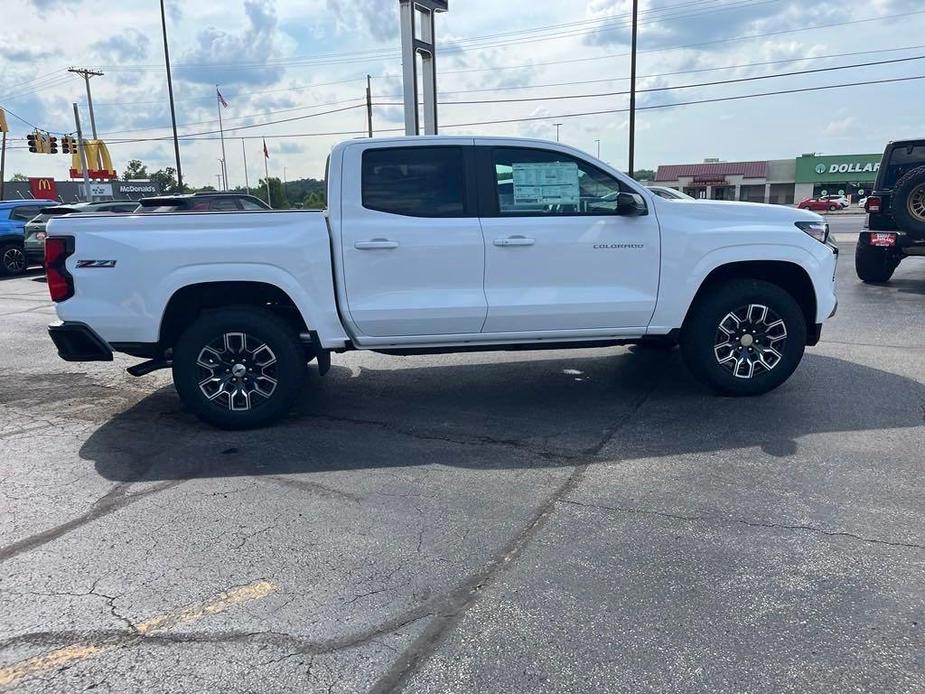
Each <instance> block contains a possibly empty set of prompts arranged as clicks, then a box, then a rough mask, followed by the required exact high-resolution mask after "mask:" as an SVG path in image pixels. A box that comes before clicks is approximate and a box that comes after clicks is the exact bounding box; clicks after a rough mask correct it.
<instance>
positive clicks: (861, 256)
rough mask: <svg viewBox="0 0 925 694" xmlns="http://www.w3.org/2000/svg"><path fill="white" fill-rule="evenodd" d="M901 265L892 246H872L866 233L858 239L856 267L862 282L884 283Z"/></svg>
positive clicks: (855, 252)
mask: <svg viewBox="0 0 925 694" xmlns="http://www.w3.org/2000/svg"><path fill="white" fill-rule="evenodd" d="M898 265H899V258H897V257H896V254H895V252H894V251H893V249H892V248H880V247H878V246H871V245H870V243H868V241H867V239H866V238H865V235H864V234H861V237H860V238H859V239H858V245H857V246H856V247H855V249H854V269H855V272H857V273H858V278H859V279H860V280H861V281H862V282H868V283H871V284H882V283H883V282H889V281H890V278H891V277H892V276H893V272H895V271H896V267H897V266H898Z"/></svg>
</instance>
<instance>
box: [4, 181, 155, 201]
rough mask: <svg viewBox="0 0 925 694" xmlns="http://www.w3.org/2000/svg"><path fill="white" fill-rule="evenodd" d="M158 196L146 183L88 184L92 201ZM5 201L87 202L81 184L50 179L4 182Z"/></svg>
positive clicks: (152, 185)
mask: <svg viewBox="0 0 925 694" xmlns="http://www.w3.org/2000/svg"><path fill="white" fill-rule="evenodd" d="M159 194H160V189H159V188H158V186H157V184H155V183H154V182H153V181H149V180H128V181H120V180H118V179H114V180H112V181H106V182H98V181H95V182H91V183H90V195H92V196H93V198H94V200H138V199H139V198H145V197H151V196H152V195H159ZM4 197H6V198H7V199H9V200H15V199H17V198H41V199H45V200H60V201H61V202H80V201H85V200H87V195H86V191H84V183H83V181H56V180H54V179H52V178H33V179H30V180H28V181H7V182H6V184H5V185H4Z"/></svg>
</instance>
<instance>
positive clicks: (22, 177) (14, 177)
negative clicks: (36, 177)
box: [10, 172, 29, 182]
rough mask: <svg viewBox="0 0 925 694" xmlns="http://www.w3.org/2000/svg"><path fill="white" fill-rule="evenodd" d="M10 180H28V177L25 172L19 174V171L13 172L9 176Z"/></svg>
mask: <svg viewBox="0 0 925 694" xmlns="http://www.w3.org/2000/svg"><path fill="white" fill-rule="evenodd" d="M10 180H11V181H14V182H15V181H28V180H29V177H28V176H26V175H25V174H21V173H18V172H17V173H14V174H13V175H12V176H11V177H10Z"/></svg>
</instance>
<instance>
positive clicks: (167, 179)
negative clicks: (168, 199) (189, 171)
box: [149, 166, 185, 195]
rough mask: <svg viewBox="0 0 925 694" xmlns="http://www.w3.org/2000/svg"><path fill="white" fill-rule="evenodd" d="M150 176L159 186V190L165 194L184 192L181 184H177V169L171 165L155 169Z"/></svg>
mask: <svg viewBox="0 0 925 694" xmlns="http://www.w3.org/2000/svg"><path fill="white" fill-rule="evenodd" d="M149 178H150V179H151V182H152V183H154V185H156V186H157V187H158V190H160V191H161V193H163V194H165V195H175V194H176V193H182V192H183V191H182V190H180V186H179V185H177V170H176V169H174V168H173V167H171V166H168V167H167V168H166V169H159V170H158V171H155V172H154V173H153V174H151V175H150V176H149ZM184 188H185V186H184Z"/></svg>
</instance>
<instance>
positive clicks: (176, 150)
mask: <svg viewBox="0 0 925 694" xmlns="http://www.w3.org/2000/svg"><path fill="white" fill-rule="evenodd" d="M161 28H162V29H163V32H164V65H165V66H166V67H167V94H168V96H169V97H170V122H171V124H172V125H173V151H174V154H176V157H177V188H179V190H180V192H182V191H183V169H181V168H180V139H179V138H178V137H177V112H176V109H175V108H174V104H173V78H172V77H171V76H170V50H169V49H168V47H167V13H166V12H165V11H164V0H161Z"/></svg>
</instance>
